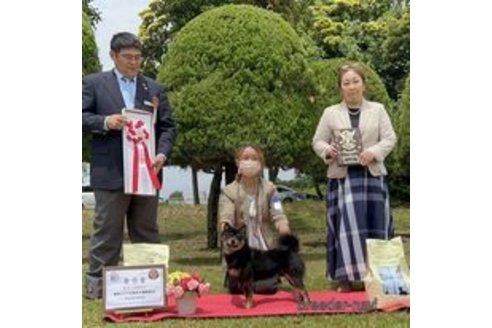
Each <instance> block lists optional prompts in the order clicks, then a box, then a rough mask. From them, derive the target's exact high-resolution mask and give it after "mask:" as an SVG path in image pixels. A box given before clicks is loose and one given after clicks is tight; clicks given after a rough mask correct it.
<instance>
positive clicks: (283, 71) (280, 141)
mask: <svg viewBox="0 0 492 328" xmlns="http://www.w3.org/2000/svg"><path fill="white" fill-rule="evenodd" d="M305 56H306V51H305V49H304V47H303V45H302V42H301V39H300V38H299V36H298V35H297V34H296V32H295V31H294V29H293V28H292V27H291V26H290V25H289V24H288V23H287V22H286V21H285V20H283V19H282V17H281V16H280V15H278V14H275V13H272V12H270V11H266V10H263V9H260V8H256V7H253V6H247V5H227V6H222V7H219V8H216V9H212V10H209V11H206V12H204V13H203V14H201V15H200V16H198V17H196V18H195V19H193V20H192V21H190V22H189V23H188V24H187V25H186V26H185V27H184V28H182V29H181V31H180V32H179V33H178V34H177V36H176V38H175V39H174V41H173V43H172V44H171V46H170V48H169V53H168V54H167V58H166V61H165V63H164V65H163V66H162V67H161V70H160V73H159V76H158V80H159V81H161V82H164V83H165V84H166V85H167V86H168V88H169V90H170V95H169V97H170V101H171V104H172V106H173V108H174V116H175V119H176V123H177V126H178V130H179V131H180V133H179V134H178V137H177V140H176V144H175V148H174V155H173V157H175V158H176V159H177V160H178V161H182V162H183V163H191V165H192V166H193V167H194V168H198V169H207V170H211V171H212V172H215V173H216V174H215V177H214V180H213V182H212V186H211V192H210V198H209V217H208V247H210V248H215V247H216V241H217V230H216V227H217V226H216V223H217V221H216V220H217V217H216V214H217V213H216V212H217V210H216V209H217V199H218V198H217V197H218V191H220V180H219V181H218V182H217V179H220V174H218V173H217V172H220V173H221V172H222V169H223V168H225V169H226V176H228V177H233V176H234V174H231V170H233V168H234V158H233V156H234V150H235V149H236V148H237V147H238V146H239V145H240V144H244V143H254V144H258V145H260V146H261V147H262V148H263V149H264V150H265V152H266V157H267V165H268V166H274V167H275V166H277V167H278V166H284V167H285V166H287V167H288V166H293V165H294V164H295V162H296V158H297V155H298V154H299V152H300V151H301V150H302V149H304V148H305V140H306V138H307V137H308V136H307V133H308V128H309V124H310V121H309V117H308V113H307V112H308V111H309V109H310V108H311V107H310V106H311V103H310V102H309V95H310V94H312V93H313V92H314V87H313V85H312V82H311V78H310V75H309V70H308V67H307V62H306V59H305Z"/></svg>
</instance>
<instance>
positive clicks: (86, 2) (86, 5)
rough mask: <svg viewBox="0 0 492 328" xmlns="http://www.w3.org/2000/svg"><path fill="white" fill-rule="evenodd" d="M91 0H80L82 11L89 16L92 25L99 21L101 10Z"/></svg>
mask: <svg viewBox="0 0 492 328" xmlns="http://www.w3.org/2000/svg"><path fill="white" fill-rule="evenodd" d="M92 1H93V0H82V11H83V12H84V13H85V14H86V15H87V16H89V19H90V22H91V25H92V27H95V26H96V24H97V23H99V22H100V21H101V12H100V11H99V9H97V8H96V7H94V5H93V4H92Z"/></svg>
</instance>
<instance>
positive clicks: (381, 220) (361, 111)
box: [312, 64, 396, 291]
mask: <svg viewBox="0 0 492 328" xmlns="http://www.w3.org/2000/svg"><path fill="white" fill-rule="evenodd" d="M338 86H339V88H340V91H341V94H342V98H343V101H342V102H341V103H339V104H336V105H333V106H330V107H328V108H326V109H325V110H324V112H323V115H322V117H321V120H320V121H319V123H318V127H317V129H316V133H315V135H314V137H313V142H312V146H313V149H314V151H315V152H316V154H317V155H318V156H319V157H321V159H322V160H323V161H324V162H325V164H327V165H328V171H327V176H328V186H327V191H328V192H327V214H326V217H327V219H326V220H327V244H326V247H327V262H328V264H327V276H328V278H329V279H332V280H336V281H338V283H339V284H338V291H351V290H352V289H353V282H355V281H361V280H362V279H363V277H364V273H365V269H366V265H365V258H366V239H367V238H374V239H390V238H392V236H393V222H392V221H393V220H392V216H391V211H390V205H389V192H388V185H387V177H386V175H387V170H386V167H385V166H384V159H385V158H386V156H387V155H388V154H389V153H390V152H391V150H392V149H393V148H394V146H395V143H396V135H395V132H394V130H393V126H392V125H391V121H390V118H389V116H388V113H387V112H386V110H385V109H384V106H383V105H382V104H380V103H376V102H370V101H367V100H366V99H365V98H364V91H365V89H366V77H365V74H364V71H363V69H362V68H361V67H360V66H359V65H357V64H350V65H344V66H342V67H341V68H340V71H339V73H338ZM357 127H358V128H359V130H360V132H361V136H362V148H363V150H362V153H361V154H360V156H359V165H351V166H341V165H338V164H337V160H336V159H337V157H338V156H339V152H338V150H337V147H336V146H335V144H334V142H333V135H332V133H333V131H334V130H335V129H344V128H357Z"/></svg>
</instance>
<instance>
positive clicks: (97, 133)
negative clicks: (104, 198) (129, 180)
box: [82, 71, 176, 190]
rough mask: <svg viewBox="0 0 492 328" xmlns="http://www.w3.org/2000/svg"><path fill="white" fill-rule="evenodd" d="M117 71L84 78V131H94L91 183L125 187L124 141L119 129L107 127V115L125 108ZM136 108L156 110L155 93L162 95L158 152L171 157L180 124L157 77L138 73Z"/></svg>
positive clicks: (160, 99) (158, 116) (103, 186)
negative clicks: (172, 114)
mask: <svg viewBox="0 0 492 328" xmlns="http://www.w3.org/2000/svg"><path fill="white" fill-rule="evenodd" d="M116 79H117V77H116V74H115V73H114V72H113V71H108V72H102V73H96V74H91V75H88V76H86V77H84V78H83V79H82V131H83V132H89V133H92V135H93V138H92V160H91V185H92V187H93V188H95V189H108V190H115V189H120V188H122V187H123V141H122V133H121V131H119V130H109V131H106V130H105V129H104V119H105V117H106V116H108V115H111V114H120V113H121V110H122V109H123V108H125V102H124V100H123V96H122V95H121V91H120V87H119V85H118V81H117V80H116ZM136 83H137V88H136V94H135V108H138V109H143V110H148V111H151V112H152V111H153V108H152V107H151V106H148V105H146V104H144V101H145V103H147V102H149V103H152V97H154V96H157V97H158V98H159V108H158V114H157V120H156V126H155V132H156V152H157V153H158V154H159V153H160V154H164V155H166V158H169V155H170V153H171V148H172V146H173V143H174V139H175V136H176V126H175V124H174V121H173V119H172V117H171V108H170V105H169V102H168V100H167V95H166V90H165V89H164V88H163V87H162V86H160V85H159V84H157V83H156V82H155V81H154V80H152V79H150V78H147V77H145V76H143V75H139V76H137V82H136Z"/></svg>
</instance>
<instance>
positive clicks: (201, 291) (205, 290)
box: [198, 282, 210, 296]
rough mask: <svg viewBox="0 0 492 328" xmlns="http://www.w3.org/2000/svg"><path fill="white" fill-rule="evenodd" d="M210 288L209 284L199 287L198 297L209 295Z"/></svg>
mask: <svg viewBox="0 0 492 328" xmlns="http://www.w3.org/2000/svg"><path fill="white" fill-rule="evenodd" d="M209 288H210V284H209V283H208V282H207V283H206V284H200V285H199V286H198V295H200V296H201V295H204V294H206V293H208V289H209Z"/></svg>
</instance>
